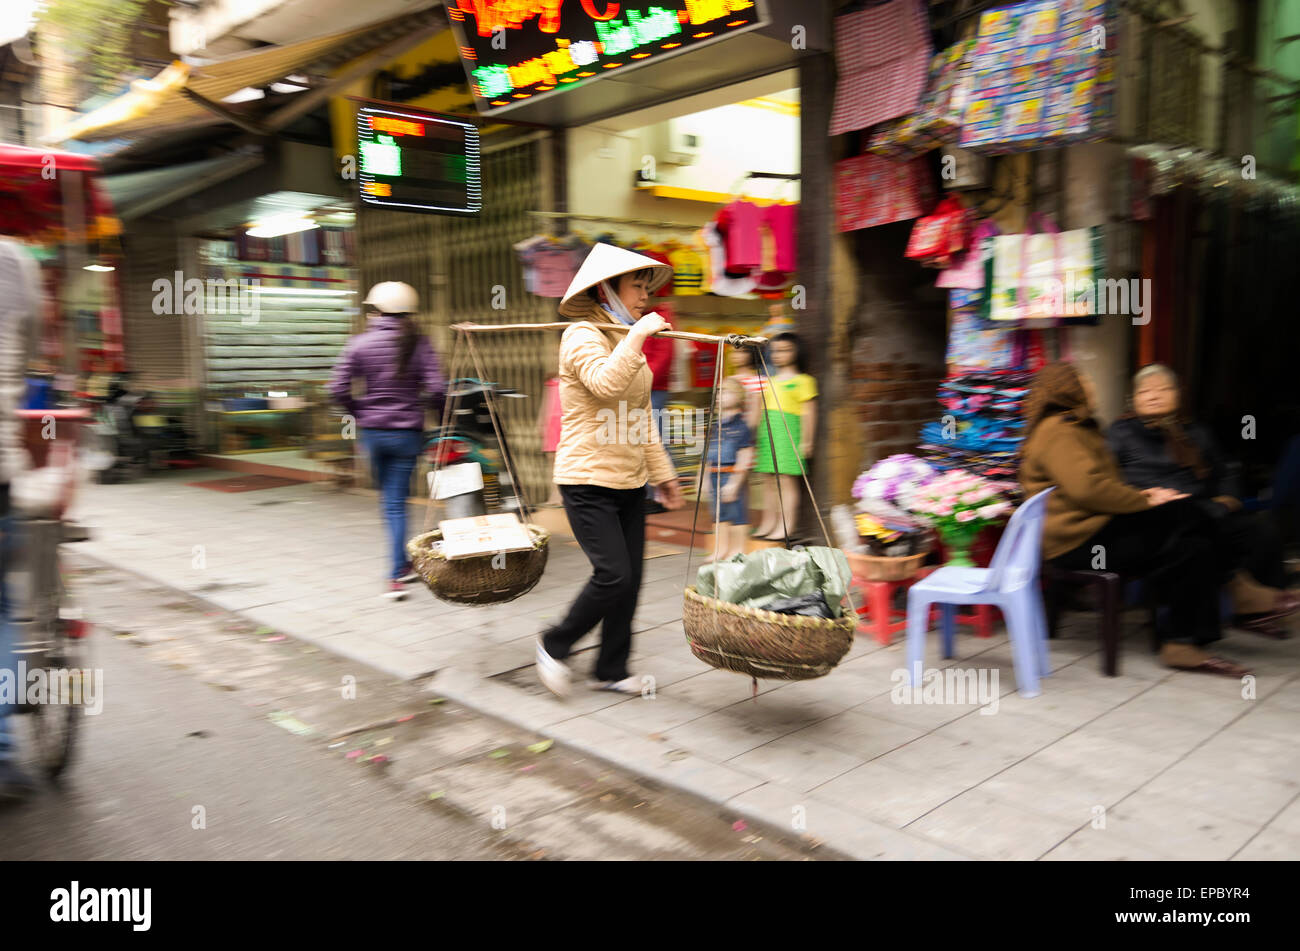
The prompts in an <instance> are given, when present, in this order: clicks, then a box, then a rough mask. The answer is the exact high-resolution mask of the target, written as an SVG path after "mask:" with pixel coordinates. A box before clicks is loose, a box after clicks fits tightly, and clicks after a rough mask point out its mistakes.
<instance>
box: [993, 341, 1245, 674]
mask: <svg viewBox="0 0 1300 951" xmlns="http://www.w3.org/2000/svg"><path fill="white" fill-rule="evenodd" d="M1019 476H1020V484H1021V486H1023V487H1024V490H1025V495H1026V496H1032V495H1035V494H1037V493H1039V492H1041V491H1043V490H1044V489H1046V488H1048V487H1049V486H1055V487H1056V491H1055V492H1053V493H1052V494H1051V495H1050V496H1048V498H1047V516H1046V518H1045V519H1044V522H1043V558H1044V559H1047V560H1050V561H1052V562H1054V563H1055V564H1057V565H1059V566H1060V567H1062V568H1068V569H1073V570H1079V569H1090V568H1091V569H1097V568H1105V569H1107V570H1110V571H1117V572H1120V573H1121V574H1124V575H1129V576H1131V577H1140V578H1143V579H1144V581H1145V583H1146V584H1147V585H1148V586H1149V587H1150V589H1151V590H1152V591H1153V592H1154V593H1155V595H1156V598H1157V600H1158V601H1159V602H1160V603H1162V604H1165V605H1168V607H1169V613H1170V616H1171V622H1172V623H1171V624H1170V627H1169V629H1168V630H1167V631H1162V633H1161V641H1162V643H1161V648H1160V659H1161V661H1162V662H1164V663H1165V664H1166V665H1167V666H1169V667H1175V668H1179V669H1183V670H1199V671H1204V672H1206V673H1213V674H1222V675H1225V676H1228V677H1241V676H1242V675H1244V674H1246V673H1248V671H1247V670H1246V669H1245V668H1244V667H1242V666H1240V665H1239V664H1234V663H1232V662H1231V661H1229V660H1225V659H1224V658H1222V657H1216V656H1214V655H1213V654H1211V653H1209V651H1207V650H1206V649H1205V647H1206V645H1208V644H1210V643H1211V642H1213V641H1216V640H1218V639H1219V636H1220V624H1219V603H1218V602H1219V597H1218V589H1219V585H1220V584H1222V583H1223V581H1224V579H1225V576H1226V566H1225V565H1224V564H1223V562H1222V561H1221V559H1220V558H1219V557H1218V556H1217V554H1216V552H1215V550H1214V545H1213V541H1212V539H1211V535H1210V532H1211V528H1210V527H1209V525H1208V519H1207V518H1206V517H1205V515H1204V514H1202V513H1201V512H1199V511H1198V510H1197V509H1196V507H1195V505H1194V504H1193V503H1192V501H1191V500H1190V499H1188V498H1187V497H1186V496H1185V495H1183V494H1182V493H1180V492H1176V491H1174V490H1173V489H1171V488H1169V487H1167V486H1157V487H1152V488H1147V489H1138V488H1136V487H1135V486H1132V485H1129V484H1128V483H1127V482H1125V481H1124V478H1123V476H1122V475H1121V474H1120V471H1119V468H1118V467H1117V466H1116V465H1115V457H1114V456H1112V455H1111V453H1110V450H1109V449H1107V448H1106V440H1105V438H1104V437H1103V436H1102V433H1101V430H1100V428H1099V427H1098V425H1097V420H1096V419H1095V418H1094V416H1093V397H1092V384H1091V382H1090V381H1089V380H1088V378H1087V377H1086V376H1084V375H1082V374H1080V373H1079V372H1078V371H1077V370H1075V368H1074V367H1073V366H1072V365H1070V364H1069V363H1061V362H1058V363H1050V364H1048V365H1047V366H1045V367H1043V369H1041V370H1039V371H1038V373H1037V375H1036V376H1035V377H1034V383H1033V387H1032V388H1031V389H1030V391H1029V399H1028V400H1027V401H1026V404H1025V441H1024V444H1023V445H1022V447H1021V449H1020V471H1019Z"/></svg>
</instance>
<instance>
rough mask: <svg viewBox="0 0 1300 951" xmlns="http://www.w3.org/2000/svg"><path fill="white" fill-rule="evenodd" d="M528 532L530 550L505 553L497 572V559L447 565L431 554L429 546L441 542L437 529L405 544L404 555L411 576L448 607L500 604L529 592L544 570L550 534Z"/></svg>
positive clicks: (536, 528) (536, 530)
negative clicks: (408, 558) (531, 544)
mask: <svg viewBox="0 0 1300 951" xmlns="http://www.w3.org/2000/svg"><path fill="white" fill-rule="evenodd" d="M528 532H529V534H530V535H532V538H533V548H532V549H531V550H530V551H511V552H506V553H505V555H504V558H505V564H504V565H503V566H502V567H500V568H494V567H493V566H492V561H493V559H495V558H497V557H498V556H497V555H481V556H477V557H474V558H457V559H456V560H455V561H448V560H447V559H446V558H443V557H442V555H439V554H437V553H435V552H433V551H431V550H430V548H429V545H430V543H432V542H436V541H439V540H441V538H442V532H441V531H439V530H437V529H435V530H434V531H432V532H425V533H424V534H423V535H416V536H415V537H414V538H412V539H411V540H410V541H409V542H407V543H406V554H407V555H408V556H409V557H410V559H411V565H412V566H413V567H414V569H415V573H416V574H418V575H419V576H420V578H421V579H422V580H423V581H424V583H425V584H426V585H428V586H429V590H430V591H432V592H433V594H434V597H436V598H438V599H439V600H441V601H449V602H451V603H452V604H503V603H505V602H506V601H513V600H514V599H515V598H518V597H520V596H521V595H525V594H527V593H528V592H529V591H531V590H532V589H533V587H534V586H535V585H536V584H537V582H538V581H539V580H541V577H542V572H543V571H545V570H546V556H547V552H548V551H549V550H550V540H551V533H550V532H548V531H547V530H546V529H544V528H542V527H541V526H540V525H532V524H529V525H528Z"/></svg>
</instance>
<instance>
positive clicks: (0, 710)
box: [0, 615, 27, 763]
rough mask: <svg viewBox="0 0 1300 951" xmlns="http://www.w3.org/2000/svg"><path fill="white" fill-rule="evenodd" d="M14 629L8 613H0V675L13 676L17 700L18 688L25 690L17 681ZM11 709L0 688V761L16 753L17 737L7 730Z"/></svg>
mask: <svg viewBox="0 0 1300 951" xmlns="http://www.w3.org/2000/svg"><path fill="white" fill-rule="evenodd" d="M13 641H14V629H13V626H12V625H11V624H10V623H9V616H8V615H0V677H3V676H4V672H5V671H8V674H9V676H10V677H12V678H13V690H14V700H17V698H18V694H17V691H19V690H26V689H27V685H26V684H20V683H18V659H17V658H16V657H15V656H14V653H13ZM13 712H14V711H13V710H12V709H10V703H9V698H8V697H6V696H4V691H3V690H0V763H4V762H6V761H8V760H10V759H12V758H13V757H14V756H15V755H16V752H17V751H16V750H15V749H14V747H15V746H16V745H17V743H18V741H17V739H16V738H15V737H14V736H13V735H12V734H11V733H10V732H9V729H10V724H12V723H13Z"/></svg>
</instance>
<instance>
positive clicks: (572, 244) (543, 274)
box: [515, 238, 588, 297]
mask: <svg viewBox="0 0 1300 951" xmlns="http://www.w3.org/2000/svg"><path fill="white" fill-rule="evenodd" d="M515 250H516V252H517V253H518V254H519V259H520V260H521V261H522V262H523V264H524V285H525V286H526V287H527V288H528V290H530V291H531V292H532V293H534V294H536V295H537V296H538V297H563V296H564V292H565V291H566V290H568V287H569V283H570V282H571V281H572V280H573V276H574V275H575V274H577V273H578V268H579V267H580V266H581V265H582V261H583V259H584V258H585V257H586V256H587V251H588V248H587V246H586V244H585V243H583V242H582V241H581V240H579V239H577V238H569V239H567V240H564V241H557V240H554V239H551V238H542V239H541V240H540V241H536V240H530V241H523V242H520V244H517V245H515Z"/></svg>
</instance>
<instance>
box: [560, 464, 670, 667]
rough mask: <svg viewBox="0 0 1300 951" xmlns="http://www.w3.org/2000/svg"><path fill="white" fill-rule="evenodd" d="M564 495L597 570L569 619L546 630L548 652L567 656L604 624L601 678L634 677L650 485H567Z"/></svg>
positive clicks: (599, 664) (566, 508)
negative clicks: (631, 661)
mask: <svg viewBox="0 0 1300 951" xmlns="http://www.w3.org/2000/svg"><path fill="white" fill-rule="evenodd" d="M560 496H561V498H563V499H564V511H565V512H566V513H567V514H568V516H569V527H570V528H571V529H573V536H574V538H576V539H577V541H578V544H579V545H581V546H582V551H583V553H584V554H585V555H586V556H587V559H588V560H589V561H590V562H591V568H592V574H591V580H590V581H588V582H587V586H586V587H585V588H583V589H582V591H581V593H579V595H578V599H577V600H576V601H574V602H573V604H572V605H571V606H570V607H569V613H568V614H567V615H566V616H565V618H564V620H563V621H561V622H560V623H559V624H557V625H556V626H555V627H553V628H551V629H550V630H548V631H546V632H545V633H544V634H543V635H542V643H543V645H544V646H545V647H546V652H547V653H548V654H550V655H551V656H552V657H554V658H555V659H556V660H563V659H564V658H565V657H568V656H569V653H570V652H571V651H572V650H573V645H574V644H576V643H577V642H578V641H579V640H580V639H581V638H582V637H583V636H584V635H586V634H587V632H588V631H590V630H591V629H592V628H593V627H595V626H596V625H597V624H598V623H599V624H600V625H601V628H600V653H599V654H598V656H597V658H596V669H595V677H596V679H597V680H622V679H624V678H625V677H627V676H628V670H627V657H628V654H629V653H631V651H632V616H633V615H634V614H636V602H637V598H638V597H639V596H640V594H641V568H642V564H643V561H642V559H643V558H644V557H645V503H646V490H645V489H644V488H640V489H607V488H605V487H604V486H599V485H562V486H560Z"/></svg>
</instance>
